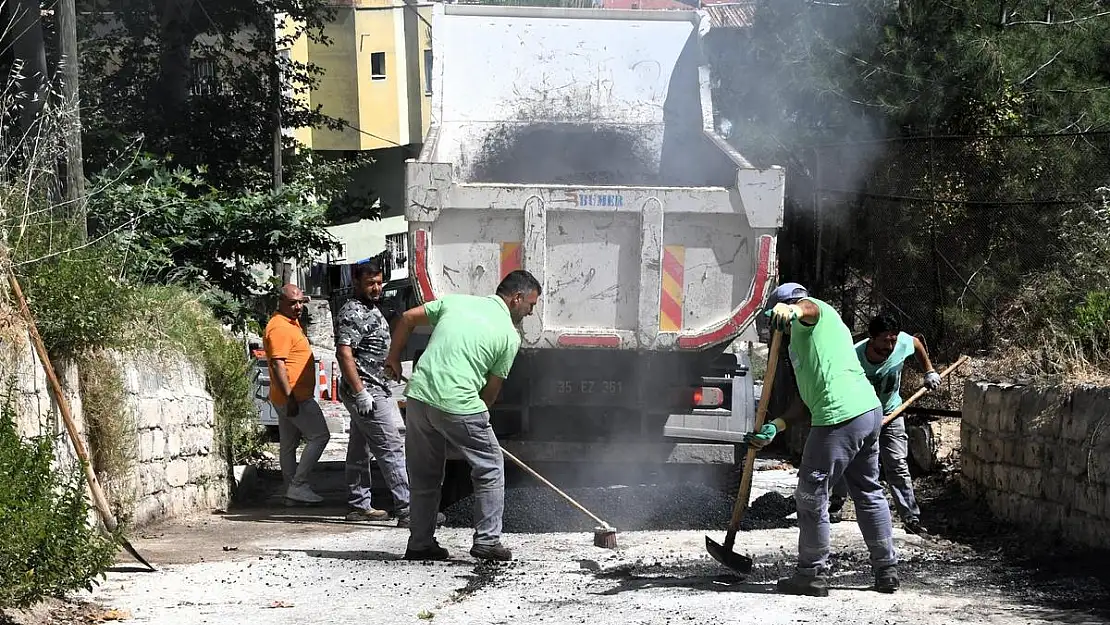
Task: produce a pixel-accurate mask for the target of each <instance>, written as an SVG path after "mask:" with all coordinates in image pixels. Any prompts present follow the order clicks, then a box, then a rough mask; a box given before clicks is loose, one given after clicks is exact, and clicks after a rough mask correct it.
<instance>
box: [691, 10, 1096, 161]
mask: <svg viewBox="0 0 1110 625" xmlns="http://www.w3.org/2000/svg"><path fill="white" fill-rule="evenodd" d="M1061 5H1063V6H1061ZM714 37H715V41H714V42H713V55H712V59H711V60H712V63H713V68H714V71H715V73H716V74H717V78H718V80H719V84H720V87H719V89H718V93H717V97H716V101H717V103H718V106H719V109H720V112H721V114H722V115H723V116H724V117H726V118H728V119H729V120H730V122H731V123H732V125H733V128H734V129H735V131H734V132H733V136H734V137H735V140H736V142H737V144H738V145H741V146H742V147H743V148H745V149H746V150H747V151H746V152H745V153H746V154H749V153H750V154H752V155H753V157H755V158H757V159H777V160H779V161H782V160H783V159H786V158H790V157H796V156H797V154H796V152H797V150H799V149H801V148H804V147H807V146H810V145H813V144H815V143H829V142H835V141H855V140H866V139H875V138H883V137H889V136H904V135H921V134H930V133H931V134H1002V133H1013V132H1062V131H1087V130H1100V129H1105V128H1108V127H1110V126H1108V122H1110V44H1107V42H1108V41H1110V14H1107V13H1106V7H1105V6H1102V5H1101V4H1100V3H1097V2H1082V3H1080V2H1073V3H1057V2H1047V1H1044V0H1002V1H1001V2H999V1H996V0H991V1H990V2H988V1H986V0H970V1H968V2H959V3H945V2H928V1H926V0H898V1H897V2H891V1H888V0H855V1H849V2H816V1H814V0H757V1H756V6H755V11H754V18H753V23H752V25H751V27H750V28H743V29H734V30H732V31H731V32H722V33H719V34H718V35H714ZM742 151H743V150H742Z"/></svg>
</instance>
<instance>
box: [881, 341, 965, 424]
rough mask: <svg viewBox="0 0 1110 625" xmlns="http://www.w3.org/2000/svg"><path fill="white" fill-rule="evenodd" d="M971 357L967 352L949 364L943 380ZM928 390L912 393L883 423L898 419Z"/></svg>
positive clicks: (942, 375) (922, 388) (922, 389)
mask: <svg viewBox="0 0 1110 625" xmlns="http://www.w3.org/2000/svg"><path fill="white" fill-rule="evenodd" d="M969 358H970V356H968V355H966V354H965V355H963V356H960V358H959V360H957V361H956V362H954V363H952V364H951V366H949V367H948V368H947V369H945V370H944V371H942V372H941V374H940V378H941V379H942V380H943V379H944V378H945V377H947V376H948V374H949V373H952V372H953V371H955V370H956V367H959V366H960V365H962V364H964V362H965V361H967V360H968V359H969ZM928 391H929V389H927V388H925V387H924V386H922V387H921V388H919V389H917V392H916V393H914V394H913V395H910V398H909V399H907V400H906V401H904V402H902V405H901V406H898V407H897V408H895V409H894V411H893V412H891V413H890V414H888V415H887V416H886V418H884V419H883V425H886V424H888V423H890V422H891V421H893V420H895V419H897V418H898V415H900V414H902V411H904V410H905V409H906V408H909V407H910V404H912V403H913V402H915V401H917V400H919V399H921V396H922V395H924V394H925V393H927V392H928Z"/></svg>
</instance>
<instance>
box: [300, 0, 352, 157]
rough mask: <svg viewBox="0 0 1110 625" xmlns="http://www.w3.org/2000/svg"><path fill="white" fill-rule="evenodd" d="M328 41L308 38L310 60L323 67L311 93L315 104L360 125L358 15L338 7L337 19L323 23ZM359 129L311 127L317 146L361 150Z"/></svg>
mask: <svg viewBox="0 0 1110 625" xmlns="http://www.w3.org/2000/svg"><path fill="white" fill-rule="evenodd" d="M324 35H325V36H326V37H327V38H328V39H329V40H330V42H329V45H324V44H323V43H319V42H314V41H309V42H308V60H309V62H310V63H314V64H316V65H318V66H319V67H320V69H322V70H323V73H322V74H321V75H320V77H319V79H318V80H319V82H318V83H317V85H316V88H315V89H313V91H312V95H311V98H310V100H311V103H312V106H314V107H315V106H320V107H321V112H323V113H324V114H325V115H330V116H331V117H336V118H338V119H342V120H344V121H346V122H348V123H350V124H353V125H354V126H355V127H356V128H357V127H359V126H358V123H359V108H358V79H359V76H358V67H357V65H356V64H355V63H353V62H352V61H353V59H354V58H355V54H356V50H357V49H358V47H357V46H358V42H357V39H356V37H355V16H354V13H352V12H351V11H343V10H340V11H336V13H335V19H334V20H333V21H332V22H330V23H329V24H328V25H327V26H325V27H324ZM359 135H360V133H359V132H358V131H357V130H354V129H351V128H344V129H343V130H330V129H328V128H316V129H313V131H312V144H311V146H312V148H313V149H315V150H358V149H359V148H360V147H361V144H360V143H359Z"/></svg>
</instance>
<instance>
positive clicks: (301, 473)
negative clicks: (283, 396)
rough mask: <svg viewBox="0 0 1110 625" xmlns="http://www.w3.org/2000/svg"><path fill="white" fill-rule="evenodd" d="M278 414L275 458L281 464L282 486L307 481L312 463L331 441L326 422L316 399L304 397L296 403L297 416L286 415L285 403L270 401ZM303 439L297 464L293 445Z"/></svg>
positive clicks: (306, 482)
mask: <svg viewBox="0 0 1110 625" xmlns="http://www.w3.org/2000/svg"><path fill="white" fill-rule="evenodd" d="M274 409H275V410H276V411H277V413H278V437H279V438H280V439H281V443H280V451H279V452H278V460H279V462H280V463H281V478H282V480H284V481H285V486H286V487H289V486H303V485H307V484H308V476H309V474H310V473H312V469H314V468H315V467H316V462H317V461H319V460H320V456H321V455H322V454H323V453H324V448H325V447H327V446H328V441H329V440H331V434H330V433H329V432H328V424H327V422H326V421H324V411H323V410H320V404H317V403H316V399H308V400H306V401H303V402H301V403H300V404H298V405H297V416H295V417H293V418H290V417H289V416H288V410H287V409H286V405H285V404H274ZM302 437H303V438H304V440H305V446H304V452H302V453H301V462H300V464H298V463H297V446H298V445H300V444H301V438H302Z"/></svg>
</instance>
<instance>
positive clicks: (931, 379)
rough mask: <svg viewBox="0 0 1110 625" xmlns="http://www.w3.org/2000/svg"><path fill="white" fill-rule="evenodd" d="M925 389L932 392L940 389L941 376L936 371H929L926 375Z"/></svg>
mask: <svg viewBox="0 0 1110 625" xmlns="http://www.w3.org/2000/svg"><path fill="white" fill-rule="evenodd" d="M925 388H927V389H929V390H930V391H935V390H937V389H938V388H940V374H939V373H937V372H936V371H929V372H927V373H926V374H925Z"/></svg>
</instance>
